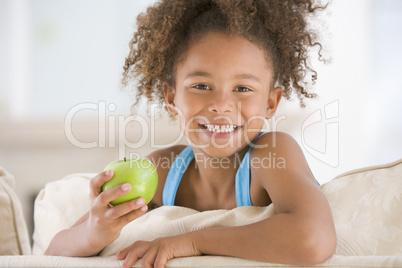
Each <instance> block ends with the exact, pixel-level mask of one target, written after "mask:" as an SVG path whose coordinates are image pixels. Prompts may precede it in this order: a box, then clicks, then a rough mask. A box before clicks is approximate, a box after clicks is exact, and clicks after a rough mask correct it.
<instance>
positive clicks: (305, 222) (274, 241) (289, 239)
mask: <svg viewBox="0 0 402 268" xmlns="http://www.w3.org/2000/svg"><path fill="white" fill-rule="evenodd" d="M265 144H266V145H268V147H265V148H261V149H258V148H253V149H252V152H251V155H250V157H251V159H252V158H254V157H257V158H259V159H260V160H262V159H264V157H271V166H269V167H267V166H266V167H264V166H263V164H264V163H267V161H260V162H259V161H255V162H254V165H255V166H253V164H252V165H251V166H252V170H251V176H252V178H257V182H258V183H260V184H261V186H262V187H263V188H265V190H266V191H267V192H268V194H269V196H270V198H271V200H272V202H273V204H274V206H275V211H276V212H277V214H276V215H274V216H272V217H270V218H268V219H266V220H263V221H261V222H257V223H254V224H250V225H246V226H239V227H228V228H225V227H223V228H214V229H206V230H201V231H198V232H194V233H192V234H189V235H190V236H192V240H193V241H195V242H194V243H195V245H196V248H198V250H199V251H200V252H202V253H203V254H214V255H227V256H236V257H242V258H247V259H253V260H258V261H264V262H274V263H287V264H298V265H303V264H305V265H312V264H317V263H322V262H323V261H325V260H326V259H327V258H328V257H330V256H331V255H332V254H333V253H334V251H335V248H336V233H335V227H334V223H333V219H332V214H331V210H330V207H329V204H328V201H327V199H326V197H325V196H324V194H323V193H322V191H321V189H320V187H319V186H318V184H317V182H316V181H315V179H314V176H313V175H312V173H311V171H310V169H309V167H308V164H307V161H306V160H305V158H304V155H303V152H302V150H301V149H300V147H299V145H298V144H297V142H296V141H295V140H294V139H293V138H292V137H290V136H289V135H287V134H284V133H268V134H265V135H263V136H262V137H261V138H260V139H259V140H258V141H257V143H256V145H265ZM274 157H275V158H276V159H275V160H276V161H273V160H274V159H272V158H274ZM274 162H275V163H276V164H278V163H279V162H280V163H281V164H280V165H279V164H278V165H276V166H274V165H272V164H273V163H274ZM258 163H261V164H260V166H258Z"/></svg>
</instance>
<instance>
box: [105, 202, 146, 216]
mask: <svg viewBox="0 0 402 268" xmlns="http://www.w3.org/2000/svg"><path fill="white" fill-rule="evenodd" d="M144 205H145V200H144V198H142V197H140V198H137V199H134V200H131V201H129V202H125V203H122V204H119V205H117V206H114V207H112V208H110V209H109V210H108V211H107V212H106V216H109V217H111V218H112V219H117V218H120V217H121V216H123V215H126V214H129V213H130V212H134V211H135V210H139V209H141V207H142V206H144ZM141 212H142V211H141ZM138 214H139V215H142V214H143V213H138Z"/></svg>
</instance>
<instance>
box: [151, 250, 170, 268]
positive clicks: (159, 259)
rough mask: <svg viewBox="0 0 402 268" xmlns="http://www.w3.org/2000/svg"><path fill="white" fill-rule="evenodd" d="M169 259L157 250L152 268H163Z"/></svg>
mask: <svg viewBox="0 0 402 268" xmlns="http://www.w3.org/2000/svg"><path fill="white" fill-rule="evenodd" d="M169 259H170V258H169V256H168V255H167V254H166V252H163V251H161V250H159V252H158V255H157V256H156V258H155V262H154V268H164V267H165V265H166V263H167V262H168V260H169Z"/></svg>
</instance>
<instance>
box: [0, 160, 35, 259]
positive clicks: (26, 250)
mask: <svg viewBox="0 0 402 268" xmlns="http://www.w3.org/2000/svg"><path fill="white" fill-rule="evenodd" d="M14 187H15V181H14V177H13V176H12V175H11V174H10V173H8V172H7V171H6V170H5V169H4V168H2V167H0V255H20V254H30V253H31V246H30V242H29V238H28V229H27V226H26V223H25V220H24V215H23V213H22V208H21V203H20V201H19V199H18V197H17V195H16V194H15V192H14Z"/></svg>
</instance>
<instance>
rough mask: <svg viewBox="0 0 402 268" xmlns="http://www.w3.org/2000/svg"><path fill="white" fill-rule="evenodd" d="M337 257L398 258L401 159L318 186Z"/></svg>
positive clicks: (401, 213) (401, 252)
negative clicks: (329, 218) (325, 201)
mask: <svg viewBox="0 0 402 268" xmlns="http://www.w3.org/2000/svg"><path fill="white" fill-rule="evenodd" d="M322 190H323V192H324V194H325V195H326V196H327V199H328V201H329V204H330V206H331V209H332V215H333V217H334V222H335V227H336V233H337V236H338V246H337V249H336V254H339V255H355V256H358V255H359V256H361V255H376V256H383V255H402V209H401V208H402V159H401V160H399V161H396V162H393V163H390V164H386V165H380V166H374V167H367V168H363V169H359V170H354V171H351V172H348V173H345V174H342V175H340V176H338V177H336V178H335V179H333V180H331V181H330V182H328V183H326V184H325V185H323V186H322Z"/></svg>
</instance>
